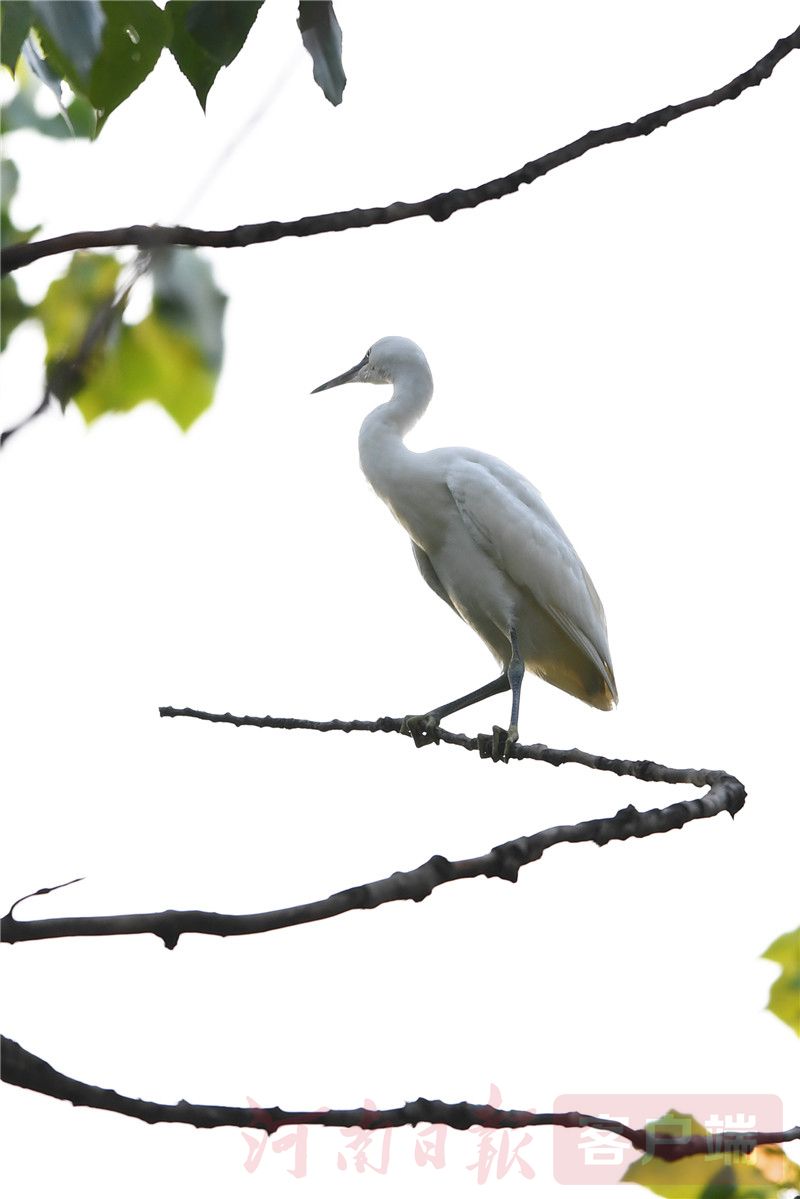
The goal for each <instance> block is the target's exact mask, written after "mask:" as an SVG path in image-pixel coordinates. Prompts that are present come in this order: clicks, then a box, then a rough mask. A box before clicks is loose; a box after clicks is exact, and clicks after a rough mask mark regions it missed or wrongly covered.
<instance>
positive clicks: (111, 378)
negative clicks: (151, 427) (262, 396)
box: [75, 312, 216, 429]
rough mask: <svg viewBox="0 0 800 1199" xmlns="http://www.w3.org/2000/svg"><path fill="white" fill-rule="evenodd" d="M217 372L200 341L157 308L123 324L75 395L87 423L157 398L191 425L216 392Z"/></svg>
mask: <svg viewBox="0 0 800 1199" xmlns="http://www.w3.org/2000/svg"><path fill="white" fill-rule="evenodd" d="M215 379H216V376H215V373H214V371H212V370H211V369H210V368H209V367H208V365H207V364H206V362H205V361H204V359H203V355H202V352H201V350H200V348H199V346H198V345H197V344H196V343H195V342H194V341H193V340H192V339H191V338H190V337H187V336H186V335H185V334H184V333H181V332H180V331H179V330H177V329H175V328H173V327H172V326H171V325H169V324H168V323H167V322H166V321H163V320H161V319H160V318H159V316H158V315H157V314H156V313H154V312H153V313H151V314H150V316H148V317H145V319H144V320H143V321H140V322H139V324H138V325H132V326H130V325H123V326H122V329H121V331H120V336H119V340H118V341H117V343H116V345H115V346H114V347H113V350H112V352H111V353H109V354H108V355H107V357H106V358H105V360H104V362H103V364H102V366H101V367H100V369H99V370H98V371H96V372H95V373H93V374H92V376H91V378H90V379H89V382H88V384H87V386H86V387H84V388H82V389H81V391H80V392H79V393H78V395H77V396H76V397H75V403H76V404H77V405H78V407H79V408H80V410H81V412H82V413H83V416H84V418H85V420H86V422H87V423H90V422H91V421H93V420H96V419H97V417H98V416H102V415H103V413H105V412H128V411H129V410H130V409H131V408H133V407H135V406H136V405H137V404H140V403H142V401H144V400H155V401H156V402H157V403H159V404H160V405H161V406H162V408H164V409H166V411H167V412H168V413H169V414H170V416H171V417H172V418H173V420H175V421H176V423H177V424H178V425H180V427H181V428H182V429H188V428H189V426H190V425H191V424H192V422H193V421H195V420H196V419H197V417H198V416H199V415H200V413H201V412H204V411H205V409H206V408H208V406H209V404H210V403H211V401H212V399H213V396H214V384H215Z"/></svg>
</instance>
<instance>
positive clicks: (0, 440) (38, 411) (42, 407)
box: [0, 382, 53, 450]
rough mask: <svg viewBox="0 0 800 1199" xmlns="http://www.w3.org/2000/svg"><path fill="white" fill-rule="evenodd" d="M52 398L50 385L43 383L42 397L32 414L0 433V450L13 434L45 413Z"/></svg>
mask: <svg viewBox="0 0 800 1199" xmlns="http://www.w3.org/2000/svg"><path fill="white" fill-rule="evenodd" d="M52 398H53V393H52V392H51V390H50V384H49V383H47V382H45V385H44V395H43V396H42V398H41V401H40V402H39V403H38V404H37V406H36V407H35V408H34V410H33V412H29V413H28V415H27V416H25V417H23V418H22V420H21V421H18V422H17V424H16V425H12V426H11V428H9V429H4V430H3V432H2V433H0V450H1V449H2V448H3V446H4V445H5V444H6V442H7V441H8V439H9V438H10V437H13V436H14V434H15V433H19V431H20V429H24V428H25V426H26V425H30V424H31V423H32V422H33V421H35V420H36V418H37V416H42V415H43V413H45V412H46V411H47V409H48V408H49V407H50V401H51V399H52Z"/></svg>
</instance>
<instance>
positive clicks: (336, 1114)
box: [1, 1037, 800, 1161]
mask: <svg viewBox="0 0 800 1199" xmlns="http://www.w3.org/2000/svg"><path fill="white" fill-rule="evenodd" d="M1 1047H2V1078H3V1081H4V1082H7V1083H10V1084H11V1086H15V1087H24V1088H26V1089H27V1090H29V1091H38V1092H39V1094H41V1095H50V1096H52V1097H53V1098H54V1099H65V1100H67V1101H68V1102H70V1103H72V1104H73V1105H74V1106H75V1107H91V1108H95V1109H97V1110H100V1111H109V1112H118V1113H119V1114H120V1115H123V1116H131V1117H134V1118H135V1119H137V1120H144V1121H145V1122H146V1123H147V1124H192V1125H193V1126H194V1127H195V1128H256V1129H259V1130H261V1131H263V1132H266V1133H267V1135H272V1133H274V1132H277V1130H278V1129H279V1128H283V1127H285V1126H286V1125H289V1124H290V1125H299V1124H314V1125H318V1126H320V1127H323V1128H367V1129H370V1130H372V1129H381V1128H402V1127H404V1126H405V1125H416V1124H421V1123H431V1124H446V1125H447V1126H448V1127H449V1128H456V1129H460V1130H465V1129H468V1128H472V1127H474V1126H476V1125H478V1126H480V1127H483V1128H533V1127H542V1126H546V1125H550V1126H552V1125H555V1126H557V1127H559V1128H597V1129H601V1130H602V1131H604V1132H613V1133H616V1135H617V1136H621V1137H624V1138H625V1139H626V1140H627V1141H629V1142H630V1143H631V1145H633V1146H634V1148H635V1149H639V1150H642V1151H646V1152H648V1153H649V1154H652V1156H653V1157H659V1158H662V1159H664V1160H665V1161H678V1160H679V1159H681V1158H685V1157H694V1156H696V1155H697V1154H701V1153H702V1154H719V1153H734V1152H739V1153H749V1152H752V1150H753V1149H755V1148H756V1146H757V1145H778V1144H785V1143H786V1142H788V1141H796V1140H800V1126H797V1127H795V1128H789V1129H786V1131H784V1132H744V1133H742V1132H723V1133H714V1134H711V1135H709V1136H690V1137H681V1136H670V1135H668V1134H666V1133H662V1132H660V1131H659V1132H658V1134H657V1135H654V1133H653V1130H652V1129H648V1128H629V1127H628V1125H627V1124H622V1123H620V1121H618V1120H604V1119H602V1118H601V1117H599V1116H587V1115H584V1114H583V1113H582V1112H527V1111H519V1110H514V1109H512V1110H504V1109H502V1108H496V1107H491V1106H490V1105H489V1104H479V1103H444V1102H443V1101H442V1100H440V1099H422V1098H420V1099H416V1100H414V1101H413V1102H412V1103H405V1104H404V1105H403V1106H402V1107H394V1108H388V1109H386V1110H384V1111H374V1110H372V1109H370V1108H364V1107H355V1108H344V1109H333V1110H331V1111H309V1112H286V1111H283V1109H282V1108H280V1107H222V1106H218V1105H211V1104H204V1103H187V1102H186V1101H185V1100H181V1102H180V1103H177V1104H167V1103H151V1102H149V1101H148V1100H146V1099H131V1098H129V1097H128V1096H127V1095H119V1094H117V1092H116V1091H112V1090H108V1089H106V1088H104V1087H95V1086H91V1085H90V1084H89V1083H85V1082H78V1081H77V1080H76V1079H74V1078H70V1077H69V1076H68V1075H66V1074H61V1073H60V1072H59V1071H58V1070H54V1069H53V1067H52V1066H51V1065H50V1064H49V1063H48V1062H46V1061H44V1060H43V1059H42V1058H40V1057H36V1056H35V1055H34V1054H32V1053H29V1052H28V1050H27V1049H24V1048H23V1047H22V1045H18V1044H17V1042H16V1041H11V1040H9V1039H8V1038H7V1037H3V1038H2V1046H1Z"/></svg>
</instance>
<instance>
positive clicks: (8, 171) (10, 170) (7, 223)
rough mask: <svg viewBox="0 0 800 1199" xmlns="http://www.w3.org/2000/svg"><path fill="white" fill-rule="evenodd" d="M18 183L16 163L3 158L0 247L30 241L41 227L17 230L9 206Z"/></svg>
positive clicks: (0, 176) (1, 166)
mask: <svg viewBox="0 0 800 1199" xmlns="http://www.w3.org/2000/svg"><path fill="white" fill-rule="evenodd" d="M18 183H19V171H18V170H17V165H16V163H14V162H12V161H11V159H10V158H4V159H3V160H2V162H1V163H0V195H1V196H2V202H0V246H12V245H15V244H17V243H19V242H26V241H30V239H31V238H32V237H33V235H34V234H35V233H38V232H39V230H40V229H41V225H34V227H33V228H32V229H17V227H16V225H15V224H14V222H13V220H12V219H11V213H10V212H9V205H10V204H11V201H12V200H13V199H14V196H15V194H16V191H17V184H18Z"/></svg>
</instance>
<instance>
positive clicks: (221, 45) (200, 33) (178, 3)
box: [164, 0, 262, 110]
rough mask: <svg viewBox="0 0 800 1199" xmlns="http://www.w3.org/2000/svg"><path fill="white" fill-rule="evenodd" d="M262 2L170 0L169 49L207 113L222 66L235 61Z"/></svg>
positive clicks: (168, 9) (167, 10)
mask: <svg viewBox="0 0 800 1199" xmlns="http://www.w3.org/2000/svg"><path fill="white" fill-rule="evenodd" d="M261 3H262V0H238V3H236V4H230V3H228V2H227V0H169V3H168V4H167V6H166V8H165V10H164V11H165V13H166V14H167V16H168V17H169V18H170V19H171V22H172V33H171V35H170V39H169V49H170V51H171V53H172V56H173V57H174V59H175V61H176V62H177V64H178V66H179V67H180V69H181V71H182V72H183V74H184V75H185V76H186V78H187V79H188V80H189V82H190V83H191V85H192V87H193V88H194V90H195V94H196V95H197V99H198V100H199V101H200V105H201V107H202V108H203V110H205V106H206V100H207V99H208V93H209V92H210V91H211V87H212V84H213V83H214V80H215V79H216V77H217V74H218V73H219V71H220V69H221V68H222V67H227V66H229V65H230V63H232V62H233V60H234V58H235V57H236V55H237V54H238V53H239V51H240V50H241V48H242V46H243V45H244V43H245V40H246V39H247V35H248V33H249V32H250V29H251V27H252V24H253V22H254V21H255V19H256V17H257V16H258V10H259V8H260V7H261Z"/></svg>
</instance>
